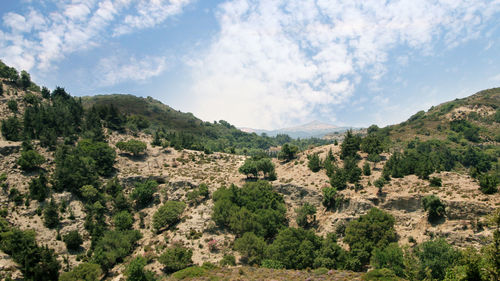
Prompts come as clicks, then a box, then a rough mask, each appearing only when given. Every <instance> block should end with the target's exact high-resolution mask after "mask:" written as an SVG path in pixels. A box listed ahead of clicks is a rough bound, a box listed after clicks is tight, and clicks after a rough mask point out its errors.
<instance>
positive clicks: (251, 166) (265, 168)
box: [238, 156, 276, 180]
mask: <svg viewBox="0 0 500 281" xmlns="http://www.w3.org/2000/svg"><path fill="white" fill-rule="evenodd" d="M238 171H239V172H240V173H242V174H244V175H246V176H247V178H248V177H250V176H253V177H254V178H257V177H258V176H259V173H261V172H262V175H263V176H264V178H267V179H269V180H275V179H276V172H275V168H274V164H273V162H272V161H271V159H269V158H267V157H262V156H254V157H251V158H247V159H246V160H245V163H243V165H242V166H241V167H240V168H239V169H238Z"/></svg>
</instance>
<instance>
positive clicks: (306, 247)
mask: <svg viewBox="0 0 500 281" xmlns="http://www.w3.org/2000/svg"><path fill="white" fill-rule="evenodd" d="M321 245H322V239H321V237H319V236H317V235H316V234H314V232H313V231H311V230H304V229H302V228H285V229H283V230H281V231H280V232H279V233H278V235H277V236H276V239H275V240H274V241H273V243H272V244H271V245H269V247H268V249H267V257H268V258H270V259H272V260H276V261H279V262H281V263H282V264H283V265H284V266H285V267H286V268H288V269H292V268H295V269H305V268H307V267H312V266H313V263H314V257H315V252H316V251H317V250H319V249H320V248H321Z"/></svg>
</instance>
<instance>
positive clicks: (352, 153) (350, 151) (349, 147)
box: [340, 130, 361, 159]
mask: <svg viewBox="0 0 500 281" xmlns="http://www.w3.org/2000/svg"><path fill="white" fill-rule="evenodd" d="M360 142H361V138H360V137H359V136H355V135H353V133H352V130H349V131H347V133H346V135H345V137H344V140H343V141H342V144H341V145H340V148H341V151H340V158H341V159H345V158H347V157H352V158H358V157H359V156H358V154H357V152H358V150H359V146H360Z"/></svg>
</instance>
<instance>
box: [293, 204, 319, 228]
mask: <svg viewBox="0 0 500 281" xmlns="http://www.w3.org/2000/svg"><path fill="white" fill-rule="evenodd" d="M295 212H296V213H297V218H296V221H297V225H298V226H300V227H302V228H308V227H310V226H311V225H313V224H314V223H315V222H316V207H315V206H314V205H311V204H309V203H308V202H306V203H304V205H302V207H300V208H298V209H295Z"/></svg>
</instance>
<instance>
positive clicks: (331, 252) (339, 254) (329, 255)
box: [313, 233, 346, 269]
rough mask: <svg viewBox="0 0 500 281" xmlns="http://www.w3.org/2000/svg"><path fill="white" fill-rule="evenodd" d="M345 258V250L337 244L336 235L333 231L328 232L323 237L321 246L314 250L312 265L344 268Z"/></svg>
mask: <svg viewBox="0 0 500 281" xmlns="http://www.w3.org/2000/svg"><path fill="white" fill-rule="evenodd" d="M345 259H346V251H345V250H344V249H342V247H340V246H339V245H338V244H337V236H336V235H335V234H334V233H328V234H327V235H326V238H325V239H323V242H322V245H321V248H320V249H319V250H318V251H317V252H316V257H315V258H314V264H313V266H314V267H315V268H319V267H326V268H329V269H340V268H344V266H345V265H344V264H345Z"/></svg>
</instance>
